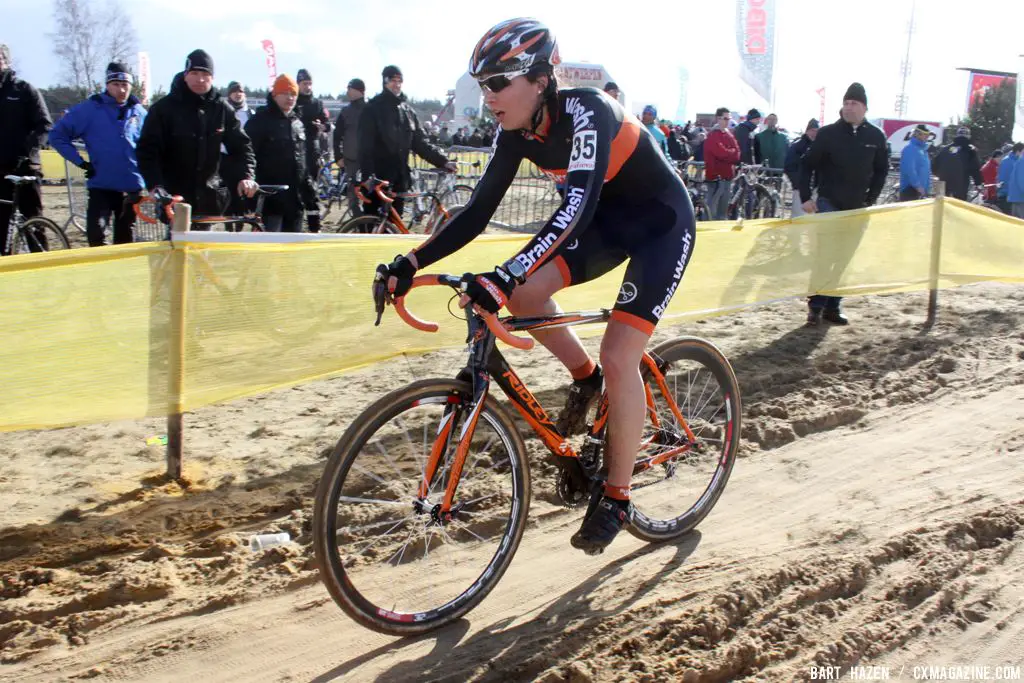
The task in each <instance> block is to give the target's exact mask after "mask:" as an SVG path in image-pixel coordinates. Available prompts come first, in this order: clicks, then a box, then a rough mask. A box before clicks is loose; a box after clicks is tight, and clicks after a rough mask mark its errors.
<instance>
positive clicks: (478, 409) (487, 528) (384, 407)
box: [312, 275, 741, 636]
mask: <svg viewBox="0 0 1024 683" xmlns="http://www.w3.org/2000/svg"><path fill="white" fill-rule="evenodd" d="M429 285H437V286H447V287H450V288H451V289H453V290H455V292H456V296H457V295H458V293H459V292H460V291H461V290H460V287H461V279H460V278H459V277H456V276H453V275H422V276H418V277H416V278H415V279H414V281H413V287H414V288H416V287H423V286H429ZM386 296H387V295H386V293H385V291H384V279H383V277H382V276H381V275H378V279H377V280H376V281H375V285H374V303H375V306H376V312H377V321H378V323H379V322H380V319H381V315H382V314H383V311H384V308H385V299H386ZM393 303H394V306H395V310H396V312H397V313H398V315H399V317H400V318H401V319H402V320H404V321H405V322H406V323H407V324H409V325H411V326H412V327H414V328H416V329H419V330H424V331H436V330H437V329H438V326H437V324H436V323H429V322H426V321H423V320H420V319H419V318H417V317H416V316H414V315H413V314H412V313H410V312H409V311H408V310H407V309H406V307H405V302H404V297H403V298H396V299H395V300H394V302H393ZM610 317H611V312H610V311H608V310H606V309H602V310H600V311H597V312H582V313H561V314H557V315H550V316H537V317H524V318H517V317H509V318H504V319H502V320H499V319H498V318H497V316H495V315H487V316H481V315H480V314H478V313H476V312H474V311H473V310H472V309H467V316H466V318H465V320H466V325H467V331H468V338H467V339H468V343H469V358H468V362H467V364H466V366H465V368H464V369H463V370H462V371H461V372H459V373H458V374H457V375H456V377H455V378H454V379H448V378H432V379H423V380H419V381H415V382H412V383H411V384H409V385H407V386H405V387H402V388H400V389H396V390H395V391H392V392H390V393H389V394H387V395H386V396H384V397H382V398H381V399H379V400H378V401H376V402H375V403H373V404H372V405H371V406H369V407H368V408H366V410H364V411H363V412H362V413H361V414H360V415H359V416H358V417H357V418H356V419H355V420H354V421H353V423H352V424H351V425H350V426H349V428H348V429H347V430H346V432H345V433H344V435H343V436H342V437H341V439H340V440H339V441H338V444H337V446H336V447H335V448H334V450H333V452H332V453H331V455H330V457H329V458H328V461H327V464H326V466H325V468H324V472H323V475H322V476H321V478H320V482H319V485H318V488H317V492H316V501H315V508H314V515H313V527H312V535H313V544H314V547H315V552H316V557H317V561H318V563H319V568H320V575H321V577H322V579H323V582H324V584H325V586H326V587H327V590H328V591H329V592H330V594H331V596H332V597H333V598H334V600H335V602H336V603H337V604H338V606H339V607H340V608H341V609H342V610H343V611H344V612H345V613H346V614H348V615H349V616H350V617H352V618H353V619H354V620H355V621H357V622H358V623H360V624H362V625H363V626H366V627H367V628H370V629H372V630H375V631H378V632H381V633H387V634H391V635H400V636H409V635H416V634H420V633H425V632H427V631H431V630H433V629H436V628H439V627H441V626H444V625H445V624H448V623H451V622H453V621H455V620H457V619H459V618H461V617H462V616H463V615H465V614H466V613H467V612H469V611H470V610H471V609H473V608H474V607H476V606H477V605H478V604H479V603H480V602H481V601H482V600H483V599H484V598H485V597H486V596H487V594H488V593H489V592H490V591H491V590H492V589H493V588H494V587H495V585H497V583H498V582H499V580H500V579H501V577H502V575H503V574H504V572H505V570H506V569H507V568H508V566H509V563H510V562H511V561H512V557H513V555H514V554H515V552H516V549H517V548H518V546H519V542H520V540H521V538H522V534H523V529H524V527H525V524H526V516H527V511H528V508H529V503H530V495H531V483H530V469H529V463H528V461H527V457H526V456H527V452H526V447H525V445H524V442H523V438H522V435H521V434H520V433H519V431H518V428H517V427H516V424H515V422H514V421H513V419H512V415H511V413H510V411H509V409H508V408H506V407H505V406H503V405H502V404H500V403H498V402H497V401H495V400H494V398H493V397H492V396H491V395H490V388H491V383H492V382H494V383H496V384H497V385H498V386H499V387H500V388H501V389H502V391H503V392H504V394H505V396H506V397H507V398H508V401H509V403H510V404H511V406H512V407H513V408H515V410H516V411H517V412H518V413H519V415H520V416H521V417H522V418H523V419H524V420H525V421H526V423H527V424H528V425H529V426H530V427H531V428H532V430H533V432H534V433H535V434H536V436H537V437H538V438H539V439H540V440H541V442H542V443H543V444H544V446H545V447H546V448H547V450H548V451H549V452H550V454H551V459H552V460H553V461H554V464H555V465H556V468H557V470H558V475H557V478H556V481H555V488H556V491H557V494H558V496H559V498H560V500H561V501H562V502H563V503H564V504H565V505H567V506H569V507H576V506H579V505H580V504H581V503H582V502H584V501H585V500H586V499H587V498H588V497H589V495H590V493H591V491H592V490H595V487H597V486H600V485H602V483H603V482H602V455H603V449H604V444H605V435H606V432H607V421H608V397H607V394H606V393H605V394H603V395H602V397H601V399H600V400H599V401H598V402H597V406H596V408H595V409H594V410H593V411H592V412H591V413H590V414H588V419H589V424H588V427H587V434H586V436H585V437H583V439H582V445H581V446H579V447H578V448H577V446H576V445H574V443H570V441H569V440H568V439H566V438H565V437H564V436H563V435H562V434H559V433H558V431H557V429H556V427H555V425H554V423H553V422H552V420H551V418H550V417H549V416H548V413H547V411H546V410H545V409H544V408H543V407H542V406H541V404H540V402H539V401H538V400H537V399H536V397H535V396H534V395H533V393H532V392H531V391H530V389H529V388H528V387H527V386H526V383H525V382H523V380H522V379H520V377H519V376H518V375H517V374H516V372H515V371H514V370H513V369H512V367H511V366H510V365H509V363H508V361H507V360H506V359H505V358H504V356H502V354H501V353H500V352H499V351H498V349H497V347H496V345H495V341H496V340H497V339H500V340H502V341H504V342H505V343H507V344H509V345H511V346H514V347H517V348H521V349H526V348H530V347H532V346H533V340H532V339H524V338H520V337H516V336H514V335H513V334H512V332H514V331H528V330H540V329H546V328H552V327H560V326H572V325H581V324H585V323H598V322H607V321H608V320H609V319H610ZM641 367H642V376H643V378H644V386H645V393H646V405H647V416H646V418H645V423H646V424H645V427H644V433H643V437H642V441H641V444H640V452H639V454H638V458H637V460H636V464H635V466H634V469H633V475H634V479H633V487H632V490H633V505H634V512H633V515H632V517H631V519H630V522H629V524H628V525H627V529H628V530H629V532H630V533H632V534H633V535H634V536H636V537H637V538H639V539H641V540H644V541H647V542H652V543H658V542H666V541H672V540H675V539H678V538H680V537H681V536H683V535H685V534H687V533H688V532H690V531H691V530H693V529H694V528H695V527H696V526H697V525H698V524H699V523H700V522H701V521H702V520H703V519H704V518H705V517H706V516H707V514H708V513H709V512H710V511H711V509H712V508H713V507H714V505H715V503H716V502H717V500H718V498H719V497H720V496H721V495H722V492H723V490H724V488H725V485H726V482H727V481H728V478H729V475H730V473H731V471H732V467H733V464H734V462H735V458H736V452H737V448H738V447H739V439H740V412H741V401H740V390H739V385H738V383H737V381H736V376H735V373H734V372H733V370H732V367H731V366H730V365H729V362H728V360H726V358H725V356H723V355H722V353H721V352H720V351H719V350H718V349H717V348H716V347H715V346H714V345H712V344H711V343H710V342H707V341H704V340H702V339H698V338H695V337H680V338H676V339H672V340H669V341H666V342H664V343H662V344H659V345H658V346H656V347H655V348H654V349H651V350H650V351H648V352H646V353H645V354H644V357H643V361H642V366H641ZM680 389H682V390H683V391H684V392H685V395H683V394H681V393H680ZM681 399H682V400H681ZM577 443H578V442H577ZM456 571H457V572H458V576H459V578H460V579H461V578H464V581H462V582H461V583H459V585H458V587H454V588H449V586H455V584H456V582H455V581H448V582H445V581H437V580H436V578H437V576H438V575H440V574H442V573H443V574H444V575H445V576H446V577H447V576H451V577H452V578H454V577H455V575H456Z"/></svg>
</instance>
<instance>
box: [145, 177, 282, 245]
mask: <svg viewBox="0 0 1024 683" xmlns="http://www.w3.org/2000/svg"><path fill="white" fill-rule="evenodd" d="M288 187H289V186H288V185H260V186H259V187H258V188H257V189H256V208H254V209H253V210H252V211H250V212H248V213H245V214H244V215H241V216H193V217H192V222H191V223H190V226H191V229H192V230H195V229H197V228H200V229H203V228H205V229H206V230H210V229H211V228H212V226H214V225H217V224H220V223H223V224H224V230H225V232H263V229H264V226H263V203H264V202H265V201H266V198H267V197H269V196H271V195H275V194H277V193H278V192H285V191H287V190H288ZM181 201H182V197H181V195H174V196H173V197H171V200H170V202H168V203H167V204H166V205H165V207H164V211H165V212H166V214H165V215H166V218H167V220H166V221H164V220H161V219H160V218H159V217H158V216H157V213H156V212H157V210H158V206H157V202H156V200H154V199H153V197H152V196H151V195H148V196H145V197H142V198H140V199H139V201H138V202H137V203H136V204H135V215H136V216H138V218H139V220H141V221H142V222H144V223H150V224H153V223H158V222H163V223H166V225H167V232H168V234H170V225H171V221H172V220H173V216H174V205H175V204H178V203H180V202H181ZM229 226H230V227H229Z"/></svg>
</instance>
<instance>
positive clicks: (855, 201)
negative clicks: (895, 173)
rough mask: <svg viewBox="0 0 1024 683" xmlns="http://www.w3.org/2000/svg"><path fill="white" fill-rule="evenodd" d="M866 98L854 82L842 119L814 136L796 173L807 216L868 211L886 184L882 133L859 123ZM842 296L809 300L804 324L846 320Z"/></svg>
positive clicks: (887, 166) (866, 109)
mask: <svg viewBox="0 0 1024 683" xmlns="http://www.w3.org/2000/svg"><path fill="white" fill-rule="evenodd" d="M867 111H868V96H867V94H866V93H865V92H864V86H863V85H861V84H860V83H853V84H851V85H850V87H849V88H848V89H847V90H846V94H845V95H844V96H843V109H842V113H841V117H840V119H839V120H838V121H836V122H835V123H831V124H829V125H827V126H823V127H822V128H821V130H819V131H818V137H817V138H816V139H815V140H814V143H813V144H812V145H811V148H810V150H808V152H807V154H806V155H804V160H803V164H802V166H801V169H800V178H799V182H800V198H801V200H802V201H803V209H804V211H805V212H807V213H817V212H822V213H824V212H827V211H846V210H848V209H860V208H863V207H865V206H871V205H872V204H874V203H875V202H876V201H878V195H879V194H881V192H882V187H883V186H884V185H885V176H886V173H888V171H889V155H888V152H887V150H886V141H885V133H883V132H882V131H881V130H879V129H878V128H876V127H875V126H872V125H871V124H870V123H868V122H867V121H865V120H864V117H865V115H866V114H867ZM812 175H813V176H814V177H815V178H816V179H817V181H818V201H817V202H814V201H813V200H812V199H811V176H812ZM840 301H841V297H837V296H820V295H817V294H816V295H814V296H812V297H810V299H809V300H808V307H809V311H808V314H807V324H808V325H811V326H814V325H817V324H819V323H820V322H821V320H822V318H824V319H825V320H828V321H829V322H832V323H835V324H836V325H846V324H847V323H848V322H849V321H848V320H847V319H846V317H845V316H843V315H842V313H841V312H840V310H839V304H840Z"/></svg>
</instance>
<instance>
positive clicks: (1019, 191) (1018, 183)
mask: <svg viewBox="0 0 1024 683" xmlns="http://www.w3.org/2000/svg"><path fill="white" fill-rule="evenodd" d="M1013 154H1014V156H1016V157H1017V159H1016V160H1015V161H1014V163H1013V172H1012V173H1010V177H1009V179H1008V180H1007V188H1006V199H1007V201H1009V202H1010V215H1011V216H1013V217H1014V218H1020V219H1024V161H1022V160H1021V157H1022V156H1024V142H1018V143H1017V144H1015V145H1014V146H1013ZM1003 163H1004V164H1005V163H1006V162H1005V161H1004V162H1003ZM1000 170H1002V167H1000Z"/></svg>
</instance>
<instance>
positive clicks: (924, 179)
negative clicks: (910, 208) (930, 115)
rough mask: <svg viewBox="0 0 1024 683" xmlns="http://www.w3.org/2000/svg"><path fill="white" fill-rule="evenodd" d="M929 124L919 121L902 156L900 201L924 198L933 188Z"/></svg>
mask: <svg viewBox="0 0 1024 683" xmlns="http://www.w3.org/2000/svg"><path fill="white" fill-rule="evenodd" d="M931 134H932V133H931V131H930V130H928V126H926V125H924V124H922V123H919V124H917V127H916V128H915V129H914V135H913V137H911V138H910V142H908V143H907V146H906V147H904V148H903V156H901V157H900V201H901V202H912V201H914V200H915V199H924V198H925V197H927V196H928V193H929V192H930V191H931V188H932V164H931V162H930V161H929V160H928V138H930V137H931Z"/></svg>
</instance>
